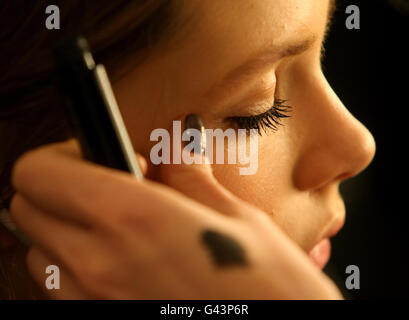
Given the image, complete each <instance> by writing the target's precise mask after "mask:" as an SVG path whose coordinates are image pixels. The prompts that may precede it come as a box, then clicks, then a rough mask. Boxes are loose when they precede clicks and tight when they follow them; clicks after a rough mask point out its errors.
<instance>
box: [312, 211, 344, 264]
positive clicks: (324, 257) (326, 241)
mask: <svg viewBox="0 0 409 320" xmlns="http://www.w3.org/2000/svg"><path fill="white" fill-rule="evenodd" d="M343 225H344V220H343V219H341V220H338V221H337V222H335V223H334V224H333V227H332V228H331V229H330V231H329V232H328V233H326V235H324V236H323V237H322V238H321V240H319V241H318V242H317V243H316V244H315V246H314V247H313V248H312V249H311V251H310V252H309V253H308V256H309V257H310V259H311V260H312V262H314V264H315V265H316V266H317V267H318V268H319V269H321V270H322V269H323V268H324V267H325V265H326V264H327V263H328V261H329V259H330V257H331V241H330V238H332V237H334V236H335V235H336V234H337V233H338V232H339V230H341V229H342V227H343Z"/></svg>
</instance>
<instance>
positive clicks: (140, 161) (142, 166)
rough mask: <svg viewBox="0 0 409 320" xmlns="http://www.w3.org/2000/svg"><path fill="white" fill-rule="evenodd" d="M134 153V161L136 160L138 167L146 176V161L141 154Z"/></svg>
mask: <svg viewBox="0 0 409 320" xmlns="http://www.w3.org/2000/svg"><path fill="white" fill-rule="evenodd" d="M135 155H136V161H138V164H139V168H140V169H141V171H142V174H143V175H144V176H146V174H147V172H148V162H147V161H146V159H145V158H144V157H143V156H142V155H141V154H139V153H136V154H135Z"/></svg>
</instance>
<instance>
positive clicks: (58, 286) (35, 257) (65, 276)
mask: <svg viewBox="0 0 409 320" xmlns="http://www.w3.org/2000/svg"><path fill="white" fill-rule="evenodd" d="M26 261H27V267H28V271H29V273H30V275H31V277H32V278H33V279H34V281H35V282H36V283H37V284H38V285H39V287H40V288H41V289H42V290H43V291H44V292H45V293H46V294H47V295H48V296H50V297H51V298H52V299H60V300H74V299H75V300H77V299H87V298H89V297H88V296H87V294H86V293H85V292H84V291H83V290H81V289H80V287H79V286H78V285H77V284H76V283H75V281H74V278H73V277H72V276H71V275H70V274H69V273H68V272H67V271H66V270H65V269H64V268H62V267H60V266H58V263H57V262H56V261H55V260H53V259H52V258H50V257H49V256H48V255H47V254H46V253H45V252H44V251H43V250H41V249H40V248H39V247H32V248H31V249H30V250H29V252H28V254H27V258H26ZM49 266H56V267H58V269H57V270H56V269H55V267H53V269H51V270H53V271H52V272H51V270H50V269H49V268H48V267H49ZM55 272H58V273H57V274H56V273H55ZM47 278H48V280H47ZM50 284H51V285H52V286H50Z"/></svg>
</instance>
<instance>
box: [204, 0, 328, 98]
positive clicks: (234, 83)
mask: <svg viewBox="0 0 409 320" xmlns="http://www.w3.org/2000/svg"><path fill="white" fill-rule="evenodd" d="M335 1H336V0H329V8H328V13H327V24H326V27H325V32H324V40H323V42H324V41H325V38H326V36H327V34H328V31H329V29H330V27H331V24H332V22H333V16H334V13H335V11H336V3H335ZM317 39H318V36H317V35H316V34H312V33H311V34H309V35H308V36H307V38H305V39H303V40H301V41H298V42H295V43H291V44H281V45H278V46H277V45H274V44H273V45H271V46H270V47H268V48H267V49H266V48H263V50H261V52H262V53H258V54H256V55H255V56H256V58H250V59H249V60H247V61H246V62H245V63H244V64H242V65H240V66H239V67H237V68H235V69H234V70H233V71H231V72H229V73H228V74H227V75H226V76H225V77H224V78H223V79H222V80H221V81H220V82H217V83H216V84H215V85H214V86H212V87H211V89H210V90H209V91H208V93H207V94H206V95H208V96H209V95H210V94H211V93H213V92H215V91H217V92H220V91H225V90H228V89H229V88H234V87H238V86H239V85H240V84H241V83H245V82H246V81H247V80H248V79H251V78H252V77H253V76H254V74H257V73H259V72H260V70H262V69H264V68H266V67H267V66H268V65H269V64H271V62H272V61H276V60H278V59H282V58H285V57H290V56H296V55H299V54H301V53H303V52H305V51H307V50H308V49H310V48H311V47H312V45H313V44H314V43H315V42H316V41H317Z"/></svg>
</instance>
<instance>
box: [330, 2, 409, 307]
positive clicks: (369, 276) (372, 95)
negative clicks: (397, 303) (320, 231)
mask: <svg viewBox="0 0 409 320" xmlns="http://www.w3.org/2000/svg"><path fill="white" fill-rule="evenodd" d="M337 3H338V5H337V11H336V13H335V21H334V25H333V27H332V29H331V31H330V34H329V38H328V41H327V44H326V58H325V59H324V62H323V68H324V73H325V74H326V76H327V79H328V81H329V83H330V84H331V85H332V87H333V89H334V90H335V92H336V93H337V94H338V96H339V97H340V99H341V100H342V101H343V102H344V104H345V105H346V107H347V108H348V109H349V110H350V112H351V113H352V114H353V115H354V116H355V117H356V118H358V119H359V120H360V121H361V122H362V123H363V124H364V125H365V126H366V127H367V128H368V129H369V130H370V131H371V132H372V134H373V135H374V137H375V141H376V144H377V151H376V155H375V158H374V161H373V162H372V164H371V165H370V166H369V167H368V168H367V170H365V171H364V172H363V173H361V174H360V175H358V176H357V177H355V178H354V179H351V180H349V181H346V182H344V183H342V184H341V193H342V195H343V196H344V199H345V204H346V209H347V216H346V222H345V226H344V228H343V229H342V230H341V232H340V233H339V234H338V235H337V236H336V237H335V238H333V240H332V245H333V246H332V247H333V256H332V258H331V261H330V263H329V264H328V265H327V267H326V268H325V269H324V271H325V272H327V274H329V275H330V276H331V277H332V278H333V279H334V280H335V281H336V283H337V285H338V286H339V288H340V289H341V290H342V291H343V294H344V296H345V297H346V298H350V299H373V298H409V290H408V288H409V287H408V286H409V264H408V259H407V257H408V254H409V250H408V244H409V236H408V234H409V232H408V231H409V224H408V222H409V218H408V215H409V210H408V209H407V207H406V205H408V203H407V200H406V199H407V198H408V195H407V192H406V181H407V179H406V170H405V169H406V162H407V161H406V159H407V158H408V155H407V154H408V153H407V152H406V149H407V147H408V143H407V140H406V138H407V137H408V135H407V132H406V131H407V130H408V129H409V123H408V121H409V118H407V114H408V113H407V112H406V109H407V107H408V103H407V93H408V89H409V88H408V86H407V83H408V80H407V79H408V78H407V72H406V71H407V69H408V68H407V66H408V63H407V60H408V57H409V55H408V50H407V44H408V38H409V37H408V18H409V13H408V10H407V8H408V6H409V3H408V1H407V0H396V1H392V0H391V1H388V0H371V1H362V0H361V1H346V0H344V1H341V0H338V1H337ZM351 4H354V5H357V6H358V7H359V8H360V15H361V19H360V29H359V30H348V29H347V28H346V26H345V20H346V18H347V16H349V15H348V14H346V13H345V8H346V7H347V6H348V5H351ZM399 8H400V10H399ZM405 8H406V11H405ZM350 264H354V265H357V266H358V267H359V269H360V289H359V290H348V289H346V286H345V279H346V277H347V276H348V275H347V274H346V273H345V268H346V267H347V266H348V265H350Z"/></svg>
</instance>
